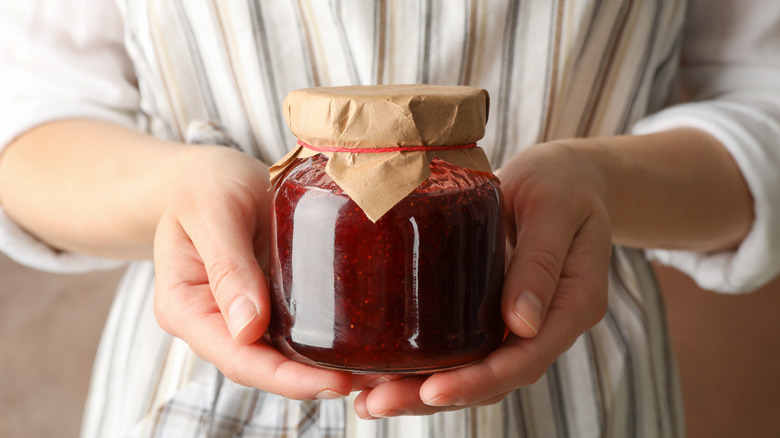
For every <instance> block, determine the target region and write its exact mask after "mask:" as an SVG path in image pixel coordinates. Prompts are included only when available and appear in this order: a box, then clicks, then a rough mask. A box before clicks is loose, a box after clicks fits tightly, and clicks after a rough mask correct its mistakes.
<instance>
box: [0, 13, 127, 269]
mask: <svg viewBox="0 0 780 438" xmlns="http://www.w3.org/2000/svg"><path fill="white" fill-rule="evenodd" d="M138 107H139V94H138V90H137V88H136V85H135V77H134V74H133V68H132V64H131V62H130V59H129V58H128V55H127V53H126V52H125V50H124V28H123V24H122V17H121V15H120V13H119V11H118V10H117V7H116V5H115V3H114V2H113V1H111V0H68V1H66V2H64V1H60V0H42V1H16V2H2V3H0V153H2V150H3V149H4V148H5V147H6V146H7V145H8V144H9V143H10V142H11V141H12V140H14V139H15V138H16V137H17V136H19V135H20V134H22V133H24V132H25V131H27V130H29V129H30V128H33V127H35V126H37V125H40V124H42V123H46V122H48V121H52V120H56V119H64V118H75V117H79V118H94V119H101V120H106V121H111V122H114V123H119V124H121V125H124V126H130V127H135V126H137V115H138V114H139V110H138ZM0 251H3V252H5V253H7V254H8V256H9V257H11V258H13V259H15V260H16V261H18V262H20V263H23V264H25V265H28V266H32V267H35V268H38V269H43V270H49V271H55V272H79V271H85V270H90V269H101V268H108V267H115V266H117V265H118V263H119V262H117V261H113V260H104V259H97V258H93V257H88V256H84V255H78V254H68V253H62V252H59V251H56V250H54V249H52V248H50V247H48V246H46V245H44V244H43V243H42V242H40V241H38V240H37V239H35V237H33V236H31V235H29V234H27V233H26V232H25V231H24V230H22V229H21V228H20V227H18V226H17V225H16V224H14V223H13V222H12V221H11V220H10V219H9V218H8V217H7V216H6V215H5V213H4V212H3V210H2V206H0Z"/></svg>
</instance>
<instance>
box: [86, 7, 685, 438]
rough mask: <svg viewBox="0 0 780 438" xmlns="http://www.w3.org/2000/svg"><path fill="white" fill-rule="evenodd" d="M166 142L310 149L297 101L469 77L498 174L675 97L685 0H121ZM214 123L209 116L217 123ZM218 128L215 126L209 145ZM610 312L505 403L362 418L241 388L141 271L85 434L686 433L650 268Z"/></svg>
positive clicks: (97, 377)
mask: <svg viewBox="0 0 780 438" xmlns="http://www.w3.org/2000/svg"><path fill="white" fill-rule="evenodd" d="M116 2H117V5H118V7H119V9H120V11H121V12H122V14H123V16H124V19H125V25H126V33H127V35H126V44H127V50H128V53H129V54H130V56H131V58H132V59H133V61H134V64H135V68H136V74H137V77H138V81H139V84H138V85H139V88H140V90H141V94H142V102H141V106H142V110H143V112H144V115H145V117H146V118H147V122H148V123H147V126H148V129H149V131H150V132H151V133H153V134H154V135H156V136H158V137H161V138H166V139H172V140H180V141H185V140H187V139H188V137H189V140H191V141H192V142H198V141H197V140H193V138H197V137H198V136H199V133H198V131H202V130H203V129H204V128H202V127H214V126H220V127H222V128H224V131H225V133H226V134H227V136H228V137H229V138H225V139H223V140H218V141H221V142H223V143H225V144H233V145H237V146H238V147H239V148H240V149H242V150H243V151H245V152H246V153H248V154H252V155H253V156H256V157H258V158H260V159H262V160H265V161H266V162H273V161H275V160H277V159H278V158H280V157H281V156H282V155H284V154H285V153H286V152H287V150H289V149H290V148H291V147H292V146H293V145H294V139H293V137H292V136H291V134H290V133H289V130H288V129H287V127H286V124H285V122H284V120H283V118H282V116H281V104H282V100H283V98H284V96H285V95H286V93H287V92H288V91H289V90H292V89H295V88H303V87H310V86H334V85H346V84H371V83H413V82H426V83H432V84H443V85H452V84H469V85H473V86H478V87H482V88H485V89H487V90H488V91H489V93H490V94H491V97H492V99H491V101H492V108H491V109H490V119H489V122H488V126H487V132H486V135H485V138H484V139H483V140H482V141H481V142H480V146H482V147H483V148H484V149H485V150H486V151H487V153H488V156H489V157H490V159H491V161H492V164H493V165H494V166H495V167H500V166H501V164H502V163H503V162H504V161H505V160H507V159H508V158H510V157H511V156H513V155H514V154H516V153H517V152H518V151H520V150H522V149H523V148H525V147H528V146H530V145H533V144H535V143H538V142H541V141H547V140H553V139H557V138H565V137H572V136H593V135H612V134H620V133H623V132H625V131H626V130H627V129H628V128H629V127H630V126H631V124H632V123H633V122H634V121H635V120H637V119H638V118H640V117H642V116H643V115H645V114H647V112H648V111H651V110H654V109H658V108H659V107H660V106H661V105H663V104H664V103H666V102H667V101H668V100H669V99H671V98H672V97H673V95H672V90H673V87H672V84H673V80H674V76H675V74H676V62H675V60H676V59H677V55H678V51H679V46H680V38H681V29H682V20H683V14H684V11H685V0H549V1H538V0H452V1H449V0H447V1H444V0H410V1H403V2H401V1H387V0H375V1H366V0H329V1H319V0H290V1H260V0H187V1H184V0H138V1H127V0H116ZM204 122H210V123H204ZM200 135H201V136H202V135H203V134H202V133H201V134H200ZM612 263H613V265H612V270H611V274H610V282H609V291H608V294H609V308H608V311H607V315H606V317H605V318H604V320H603V321H602V322H601V323H599V324H598V325H597V326H595V327H594V328H593V329H592V330H590V331H589V332H588V333H586V334H584V335H583V336H581V337H580V338H579V339H578V340H577V341H576V342H575V344H574V345H573V346H572V347H571V348H570V350H569V351H568V352H566V353H565V354H564V355H563V356H561V357H560V358H559V360H558V361H557V362H556V363H555V364H554V365H553V366H552V367H551V368H550V369H549V370H548V372H547V373H546V374H545V375H544V376H543V377H542V378H541V379H540V380H539V381H538V382H537V383H535V384H533V385H531V386H529V387H525V388H521V389H518V390H516V391H514V392H512V393H510V394H509V395H508V396H507V397H506V398H505V399H504V400H503V401H501V402H500V403H497V404H495V405H492V406H485V407H479V408H470V409H464V410H461V411H455V412H446V413H441V414H437V415H433V416H428V417H402V418H394V419H387V420H380V421H362V420H359V419H357V418H356V417H355V415H354V413H353V412H352V404H351V400H325V401H316V402H315V401H308V402H298V401H292V400H286V399H284V398H282V397H279V396H276V395H274V394H267V393H263V392H261V391H258V390H256V389H251V388H245V387H241V386H239V385H235V384H233V383H231V382H229V381H227V380H226V379H225V378H224V377H223V376H222V375H221V374H219V372H218V371H217V370H216V369H215V368H214V367H213V366H211V365H210V364H208V363H205V362H203V361H201V360H200V359H198V358H197V357H195V356H194V355H193V354H192V352H191V351H190V350H189V348H188V347H187V345H186V344H185V343H184V342H182V341H180V340H177V339H173V338H171V337H170V336H168V335H166V334H164V333H163V332H162V331H161V330H160V329H159V328H158V327H157V325H156V323H155V321H154V317H153V312H152V304H151V303H152V298H151V297H152V290H153V281H154V273H153V268H152V265H151V264H150V263H137V264H134V265H133V267H132V268H131V269H130V270H129V271H128V273H127V276H126V277H125V279H124V281H123V282H122V284H121V285H120V288H119V291H118V292H117V299H116V301H115V304H114V307H113V310H112V312H111V315H110V317H109V321H108V325H107V329H106V331H105V333H104V337H103V341H102V343H101V348H100V351H99V353H98V357H97V361H96V366H95V374H94V378H93V382H92V389H91V393H90V397H89V402H88V407H87V412H86V416H85V427H84V432H83V436H84V437H88V438H92V437H106V436H139V437H151V436H209V437H211V436H214V437H223V436H224V437H360V438H373V437H403V438H416V437H447V438H465V437H473V438H498V437H512V438H515V437H517V438H520V437H523V438H524V437H528V438H535V437H599V438H605V437H616V438H617V437H620V438H622V437H647V438H659V437H662V438H663V437H681V436H682V416H681V413H680V408H681V403H680V399H679V382H678V381H677V375H676V372H675V370H674V365H673V361H672V357H671V347H670V345H669V340H668V333H667V331H666V327H665V320H664V314H663V305H662V303H661V302H660V296H659V294H658V291H657V288H656V285H655V282H654V280H653V276H652V272H651V271H650V269H649V267H648V265H647V263H646V261H645V260H644V258H643V256H642V254H641V253H640V252H637V251H633V250H628V249H624V248H615V249H614V254H613V262H612Z"/></svg>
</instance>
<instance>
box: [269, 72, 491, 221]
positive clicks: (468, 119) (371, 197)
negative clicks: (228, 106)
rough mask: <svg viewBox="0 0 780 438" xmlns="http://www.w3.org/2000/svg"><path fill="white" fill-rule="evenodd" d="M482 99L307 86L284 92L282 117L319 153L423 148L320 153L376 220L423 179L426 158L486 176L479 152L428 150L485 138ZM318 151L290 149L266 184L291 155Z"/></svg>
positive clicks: (386, 88)
mask: <svg viewBox="0 0 780 438" xmlns="http://www.w3.org/2000/svg"><path fill="white" fill-rule="evenodd" d="M488 105H489V98H488V94H487V91H485V90H482V89H479V88H473V87H463V86H457V87H443V86H434V85H375V86H350V87H328V88H325V87H323V88H308V89H302V90H294V91H292V92H290V94H289V95H288V96H287V98H286V99H285V101H284V115H285V118H286V119H287V122H288V124H289V125H290V130H291V131H292V133H293V134H294V135H295V136H296V137H298V139H300V140H301V141H302V142H303V143H306V144H308V145H312V146H315V147H326V148H333V147H336V148H349V149H354V148H361V149H369V148H388V147H401V148H403V147H408V146H430V147H431V149H432V150H428V151H414V152H404V151H393V152H380V153H354V152H322V153H323V154H324V155H326V156H327V157H328V164H327V165H326V167H325V171H326V172H327V174H328V175H329V176H330V177H331V178H332V179H333V181H334V182H335V183H336V184H338V185H339V187H341V189H342V190H344V192H345V193H346V194H347V195H348V196H349V197H350V198H352V200H353V201H355V203H356V204H357V205H358V206H359V207H360V208H361V209H363V211H364V212H365V213H366V216H368V218H369V219H371V220H372V221H377V220H379V218H381V217H382V215H384V214H385V213H386V212H387V211H388V210H390V209H391V208H392V207H393V206H394V205H395V204H396V203H398V201H400V200H401V199H403V198H404V197H406V196H407V195H408V194H409V193H411V192H412V191H413V190H414V189H415V188H417V186H419V185H420V184H421V183H422V182H423V181H425V180H426V179H427V178H428V177H429V176H430V168H429V165H430V162H431V160H432V159H433V157H438V158H440V159H442V160H444V161H448V162H450V163H452V164H456V165H459V166H462V167H466V168H469V169H473V170H477V171H482V172H492V170H491V168H490V164H489V162H488V160H487V157H486V156H485V153H484V151H483V150H482V149H481V148H479V147H473V148H468V149H449V150H436V149H435V148H434V147H435V146H457V145H465V144H471V143H476V142H477V140H479V139H481V138H482V137H483V136H484V134H485V123H486V122H487V116H488ZM318 153H320V152H317V151H315V150H312V149H309V148H306V147H303V146H301V145H297V146H296V147H295V149H293V150H292V151H290V153H288V154H287V155H286V156H285V157H284V158H282V159H281V160H279V161H278V162H277V163H276V164H274V165H273V166H271V169H270V172H271V181H272V182H274V183H275V182H276V180H277V179H279V178H280V177H281V175H283V174H284V171H285V170H286V169H287V168H288V167H289V166H290V165H291V164H292V163H293V162H294V160H295V159H296V158H306V157H310V156H313V155H316V154H318Z"/></svg>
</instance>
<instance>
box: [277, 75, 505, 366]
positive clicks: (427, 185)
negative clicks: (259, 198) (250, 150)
mask: <svg viewBox="0 0 780 438" xmlns="http://www.w3.org/2000/svg"><path fill="white" fill-rule="evenodd" d="M487 102H488V100H487V93H486V92H485V91H484V90H480V89H474V88H470V87H434V86H420V85H413V86H412V85H409V86H371V87H340V88H318V89H308V90H296V91H294V92H292V93H291V94H290V96H288V98H287V100H286V101H285V115H286V117H287V119H288V122H289V123H290V127H291V130H292V131H293V133H294V134H295V135H296V136H297V137H298V138H299V139H300V141H299V142H298V147H297V148H296V149H294V150H293V151H292V152H291V153H290V154H288V156H287V157H285V158H284V159H282V160H281V161H280V162H279V163H277V164H276V165H275V166H274V167H272V171H271V173H272V180H273V181H274V188H275V194H274V200H273V211H272V225H271V272H270V284H271V291H272V294H271V295H272V304H273V309H272V321H271V325H270V327H269V334H270V336H271V338H272V340H273V341H274V343H275V344H276V345H277V347H278V348H279V349H280V351H282V352H283V353H284V354H286V355H288V356H289V357H291V358H293V359H295V360H298V361H300V362H303V363H307V364H311V365H315V366H320V367H325V368H331V369H339V370H346V371H351V372H381V373H428V372H433V371H439V370H444V369H450V368H455V367H459V366H463V365H467V364H469V363H473V362H476V361H478V360H480V359H482V358H484V357H485V356H486V355H487V354H489V353H490V352H491V351H493V350H494V349H495V348H496V347H498V345H499V344H500V343H501V341H502V339H503V336H504V325H503V321H502V317H501V312H500V301H501V289H502V285H503V275H504V240H505V230H504V222H503V218H502V213H501V194H500V189H499V186H498V180H497V179H496V177H495V176H494V175H493V173H492V172H491V170H490V167H489V165H488V164H487V159H486V157H485V156H484V152H483V151H482V150H481V149H480V148H478V147H476V145H475V144H474V143H475V142H476V140H478V139H479V138H481V137H482V135H484V125H485V121H486V119H487ZM322 118H329V119H330V120H326V121H325V122H323V121H322V120H321V119H322Z"/></svg>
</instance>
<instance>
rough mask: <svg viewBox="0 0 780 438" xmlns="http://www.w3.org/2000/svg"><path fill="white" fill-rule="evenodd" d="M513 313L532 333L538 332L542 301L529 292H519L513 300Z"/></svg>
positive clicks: (540, 321)
mask: <svg viewBox="0 0 780 438" xmlns="http://www.w3.org/2000/svg"><path fill="white" fill-rule="evenodd" d="M515 315H517V317H518V318H520V320H522V321H523V322H524V323H525V325H527V326H528V328H530V329H531V330H532V331H533V332H534V334H538V333H539V326H540V325H541V323H542V302H541V301H539V297H537V296H536V294H534V293H531V292H527V291H525V292H521V293H520V295H518V297H517V299H516V300H515Z"/></svg>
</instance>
